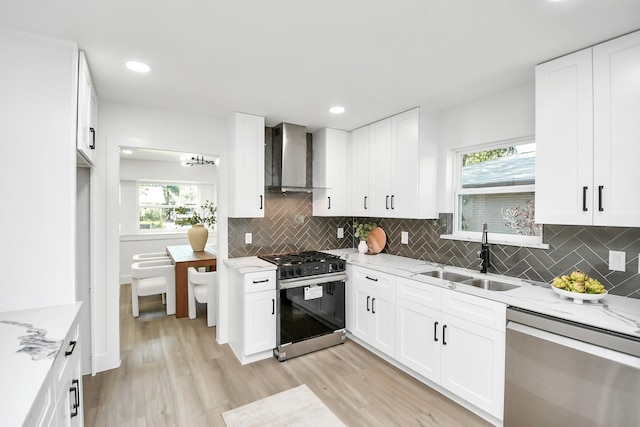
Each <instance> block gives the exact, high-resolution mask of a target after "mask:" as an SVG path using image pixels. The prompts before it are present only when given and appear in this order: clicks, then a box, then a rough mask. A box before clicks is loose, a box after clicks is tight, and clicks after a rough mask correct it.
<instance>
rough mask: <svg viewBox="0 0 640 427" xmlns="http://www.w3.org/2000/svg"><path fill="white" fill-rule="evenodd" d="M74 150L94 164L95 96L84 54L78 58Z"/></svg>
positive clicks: (80, 53)
mask: <svg viewBox="0 0 640 427" xmlns="http://www.w3.org/2000/svg"><path fill="white" fill-rule="evenodd" d="M77 108H78V111H77V135H76V148H77V150H78V151H79V152H80V153H81V154H82V156H83V157H84V158H85V159H86V160H87V161H88V162H89V163H90V164H92V165H93V164H94V162H95V152H96V151H95V137H96V134H95V127H94V126H95V122H96V119H97V113H96V110H97V96H96V92H95V88H94V87H93V81H92V80H91V73H90V72H89V65H88V64H87V58H86V56H85V54H84V52H82V51H81V52H79V57H78V105H77Z"/></svg>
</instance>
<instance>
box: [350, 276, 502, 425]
mask: <svg viewBox="0 0 640 427" xmlns="http://www.w3.org/2000/svg"><path fill="white" fill-rule="evenodd" d="M505 327H506V305H504V304H502V303H498V302H495V301H490V300H487V299H484V298H479V297H476V296H473V295H468V294H463V293H460V292H456V291H452V290H449V289H443V288H439V287H436V286H431V285H428V284H425V283H422V282H419V281H414V280H410V279H406V278H402V277H396V346H395V347H396V356H395V359H396V360H397V361H398V362H399V363H401V364H402V365H404V366H406V367H408V368H410V369H411V370H413V371H415V372H416V373H418V374H420V375H422V376H423V377H425V378H427V379H428V380H430V381H433V382H434V383H436V384H438V385H440V386H442V387H443V388H445V389H447V390H448V391H450V392H452V393H454V394H455V395H457V396H459V397H460V398H462V399H464V400H466V401H467V402H469V403H471V404H473V405H475V406H476V407H478V408H480V409H482V410H484V411H486V412H487V413H489V414H491V415H493V416H494V417H496V418H498V419H502V416H503V401H504V396H503V395H504V363H505V359H504V357H505V356H504V355H505ZM354 335H355V334H354Z"/></svg>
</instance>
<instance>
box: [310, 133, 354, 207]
mask: <svg viewBox="0 0 640 427" xmlns="http://www.w3.org/2000/svg"><path fill="white" fill-rule="evenodd" d="M347 136H348V134H347V132H345V131H341V130H336V129H319V130H318V131H316V132H314V134H313V186H314V187H320V188H325V190H316V191H314V193H313V215H314V216H345V215H347V212H348V210H347V202H348V199H347V182H348V180H347V157H348V156H347V149H348V144H347Z"/></svg>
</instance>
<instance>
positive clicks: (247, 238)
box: [244, 233, 253, 245]
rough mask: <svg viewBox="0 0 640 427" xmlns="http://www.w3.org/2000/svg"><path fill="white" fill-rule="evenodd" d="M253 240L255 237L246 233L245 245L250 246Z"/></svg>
mask: <svg viewBox="0 0 640 427" xmlns="http://www.w3.org/2000/svg"><path fill="white" fill-rule="evenodd" d="M252 240H253V236H252V235H251V233H244V243H245V244H246V245H250V244H251V241H252Z"/></svg>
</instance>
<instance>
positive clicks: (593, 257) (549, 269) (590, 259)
mask: <svg viewBox="0 0 640 427" xmlns="http://www.w3.org/2000/svg"><path fill="white" fill-rule="evenodd" d="M311 197H312V196H311V194H307V193H289V194H288V195H283V194H280V193H272V194H269V193H268V194H267V197H266V203H265V218H264V219H262V218H260V219H239V218H229V256H231V257H240V256H252V255H258V254H267V253H282V252H295V251H300V250H322V249H327V248H353V247H355V245H356V244H357V242H356V240H355V238H354V236H353V220H354V218H350V217H337V218H323V217H313V216H312V198H311ZM355 219H356V220H364V218H355ZM371 220H372V221H375V222H377V223H378V224H379V225H380V226H381V227H382V228H383V229H384V230H385V232H386V234H387V246H386V247H385V249H384V251H383V252H385V253H389V254H393V255H400V256H406V257H410V258H417V259H423V260H427V261H434V262H438V263H442V264H447V265H453V266H457V267H464V268H471V269H478V267H479V262H478V259H477V255H476V254H477V251H478V250H479V248H480V245H479V243H475V242H462V241H458V240H449V239H441V238H440V235H442V234H444V233H445V232H447V231H450V227H451V226H450V224H451V220H452V215H451V214H441V215H440V218H439V219H438V220H399V219H389V218H375V219H373V218H371ZM337 227H343V228H344V231H345V238H343V239H338V238H337V237H336V230H337ZM402 231H406V232H408V233H409V244H407V245H403V244H401V243H400V233H401V232H402ZM247 232H249V233H253V244H251V245H245V244H244V233H247ZM543 236H544V241H545V243H548V244H549V249H546V250H545V249H531V248H522V247H516V246H503V245H491V255H492V258H491V264H492V266H491V268H490V269H489V271H490V272H491V273H497V274H503V275H506V276H512V277H519V278H522V279H527V280H533V281H539V282H547V283H548V282H550V281H551V280H552V279H553V277H555V276H558V275H561V274H565V273H567V272H570V271H571V270H574V269H579V270H582V271H584V272H585V273H587V274H588V275H590V276H593V277H595V278H597V279H598V280H600V281H601V282H602V283H603V284H604V285H605V287H606V288H607V290H608V291H609V292H610V293H612V294H616V295H623V296H629V297H633V298H640V275H638V254H640V229H639V228H624V227H580V226H559V225H545V226H544V230H543ZM609 250H617V251H624V252H626V253H627V260H626V262H627V265H626V271H625V272H619V271H609V269H608V261H609Z"/></svg>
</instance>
